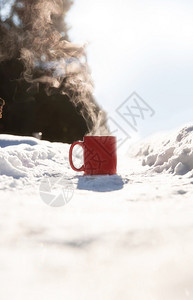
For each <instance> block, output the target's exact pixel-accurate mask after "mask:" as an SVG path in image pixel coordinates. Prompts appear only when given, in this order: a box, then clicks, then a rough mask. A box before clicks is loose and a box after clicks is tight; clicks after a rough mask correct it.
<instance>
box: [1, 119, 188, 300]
mask: <svg viewBox="0 0 193 300" xmlns="http://www.w3.org/2000/svg"><path fill="white" fill-rule="evenodd" d="M0 147H1V148H0V199H1V200H0V230H1V231H0V233H1V239H0V299H3V300H6V299H29V300H31V299H41V300H42V299H56V300H60V299H62V300H64V299H68V300H71V299H76V300H77V299H81V300H82V299H84V300H85V299H92V300H95V299H97V300H103V299H104V300H106V299H107V300H117V299H121V300H125V299H127V300H128V299H129V300H138V299H140V300H142V299H143V300H146V299H148V300H157V299H158V300H163V299H164V300H172V299H175V300H183V299H193V217H192V216H193V199H192V187H193V126H192V125H191V124H190V125H187V126H185V127H183V128H181V129H178V130H176V131H173V132H169V133H163V134H158V135H157V136H155V137H150V138H149V139H147V140H144V141H140V142H138V143H137V144H135V145H133V146H131V147H130V150H129V152H128V154H127V155H124V156H123V155H119V154H118V174H117V175H113V176H83V174H82V173H76V172H74V171H73V170H72V169H71V168H70V166H69V162H68V151H69V145H68V144H62V143H50V142H47V141H40V140H37V139H35V138H31V137H15V136H11V135H0ZM79 157H80V154H79V155H78V154H77V155H76V159H77V161H76V163H77V164H78V163H80V162H79ZM53 182H54V184H55V183H57V185H58V186H59V188H58V190H57V191H61V194H60V196H61V195H67V198H66V199H68V201H66V205H63V206H61V207H53V205H52V204H54V203H55V202H53V201H52V200H53V199H51V198H50V195H51V196H52V193H54V192H55V191H54V190H52V188H53V186H54V185H52V183H53ZM46 189H47V190H46ZM62 193H63V194H62ZM65 193H67V194H65ZM57 199H58V200H57V201H58V202H57V201H56V203H58V204H60V203H61V202H60V201H61V198H60V199H59V197H58V198H57ZM62 199H64V197H63V198H62ZM46 203H47V204H46Z"/></svg>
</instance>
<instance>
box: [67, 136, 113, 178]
mask: <svg viewBox="0 0 193 300" xmlns="http://www.w3.org/2000/svg"><path fill="white" fill-rule="evenodd" d="M75 145H80V146H81V147H82V148H83V155H84V164H83V165H82V167H80V168H79V169H77V168H76V167H75V166H74V164H73V160H72V151H73V148H74V146H75ZM69 161H70V166H71V168H72V169H73V170H74V171H84V175H113V174H116V172H117V153H116V137H114V136H85V137H84V140H83V142H75V143H73V144H72V145H71V147H70V151H69Z"/></svg>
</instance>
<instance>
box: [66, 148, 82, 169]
mask: <svg viewBox="0 0 193 300" xmlns="http://www.w3.org/2000/svg"><path fill="white" fill-rule="evenodd" d="M76 145H79V146H81V147H82V148H83V149H84V143H83V142H75V143H73V144H72V145H71V146H70V150H69V161H70V166H71V168H72V169H73V170H74V171H77V172H80V171H84V170H85V167H84V165H82V167H80V168H79V169H77V168H76V167H75V166H74V164H73V161H72V151H73V148H74V146H76Z"/></svg>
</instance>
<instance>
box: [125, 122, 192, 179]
mask: <svg viewBox="0 0 193 300" xmlns="http://www.w3.org/2000/svg"><path fill="white" fill-rule="evenodd" d="M129 155H130V156H133V157H136V158H140V159H141V160H142V165H143V166H149V167H151V170H153V171H155V172H158V173H161V172H168V173H173V174H175V175H184V174H187V173H188V172H190V174H191V173H192V171H193V124H189V125H186V126H184V127H183V128H181V129H178V130H175V131H172V132H169V133H162V134H160V133H158V134H156V135H155V136H151V137H149V138H148V139H146V140H144V141H142V142H139V143H137V144H135V145H134V146H132V147H131V148H130V150H129Z"/></svg>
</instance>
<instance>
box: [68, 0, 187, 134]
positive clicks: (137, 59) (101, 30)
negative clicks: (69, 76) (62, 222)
mask: <svg viewBox="0 0 193 300" xmlns="http://www.w3.org/2000/svg"><path fill="white" fill-rule="evenodd" d="M192 16H193V2H192V1H191V0H184V1H180V0H145V1H144V0H120V1H115V0H105V1H103V0H98V1H95V0H89V1H87V0H75V1H74V5H73V6H72V8H71V10H70V11H69V12H68V15H67V23H68V25H70V26H71V29H70V30H69V36H70V38H71V40H72V41H73V42H78V43H84V42H88V45H87V54H88V63H89V66H90V68H91V71H92V76H93V79H94V84H95V96H96V99H97V101H98V103H99V104H100V105H102V107H103V108H104V109H105V110H106V111H107V112H108V115H112V116H113V117H114V118H116V119H117V121H118V122H119V124H122V126H123V127H124V128H125V123H124V122H122V120H121V119H120V118H118V116H117V115H116V113H115V110H116V108H117V107H118V106H119V105H120V104H121V103H122V102H124V101H125V99H127V97H128V96H129V95H130V94H131V93H132V92H133V91H136V92H137V93H138V94H139V95H140V96H141V97H142V98H143V99H144V100H145V101H146V102H147V103H148V104H149V105H150V106H151V107H152V108H153V109H154V110H155V115H154V116H153V117H152V118H149V117H147V118H146V119H145V120H143V121H140V120H139V123H138V134H137V135H138V136H141V137H145V136H147V135H149V134H152V133H155V132H156V131H160V130H168V129H173V128H175V127H178V126H181V125H183V124H184V123H187V122H190V121H192V113H193V88H192V83H193V18H192Z"/></svg>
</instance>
